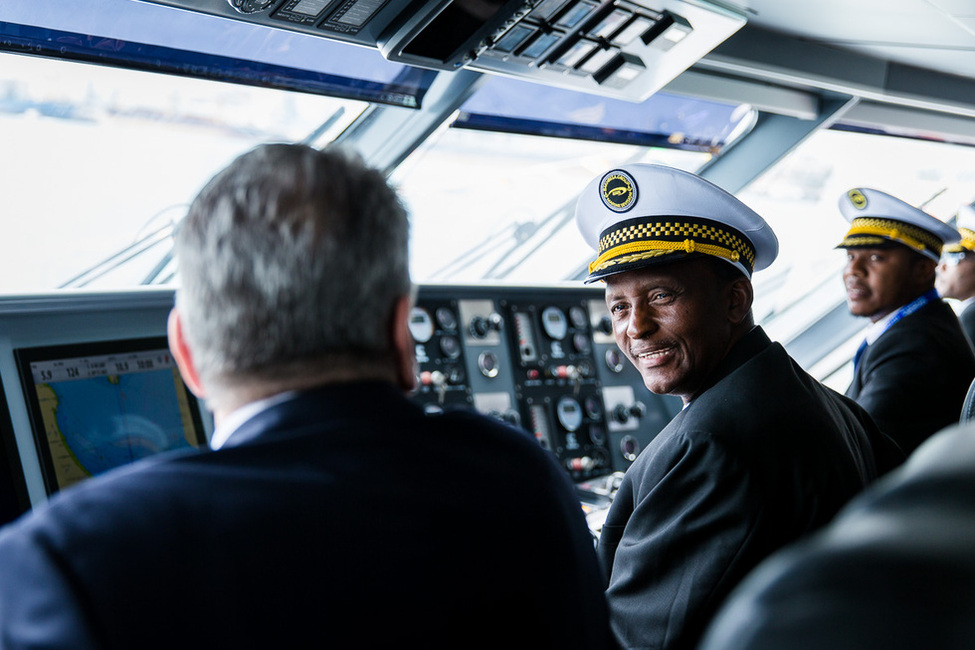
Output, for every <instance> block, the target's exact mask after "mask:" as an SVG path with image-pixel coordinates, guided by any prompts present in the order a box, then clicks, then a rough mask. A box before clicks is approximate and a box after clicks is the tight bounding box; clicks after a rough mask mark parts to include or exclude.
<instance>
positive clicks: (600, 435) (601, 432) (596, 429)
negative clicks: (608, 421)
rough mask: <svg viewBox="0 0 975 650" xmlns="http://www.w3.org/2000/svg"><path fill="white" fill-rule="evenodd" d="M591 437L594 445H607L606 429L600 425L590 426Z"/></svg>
mask: <svg viewBox="0 0 975 650" xmlns="http://www.w3.org/2000/svg"><path fill="white" fill-rule="evenodd" d="M589 439H590V440H591V441H592V443H593V444H594V445H605V444H606V430H605V429H603V428H602V427H600V426H592V427H589Z"/></svg>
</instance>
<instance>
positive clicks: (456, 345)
mask: <svg viewBox="0 0 975 650" xmlns="http://www.w3.org/2000/svg"><path fill="white" fill-rule="evenodd" d="M440 351H441V352H443V353H444V356H446V357H447V358H448V359H456V358H457V357H459V356H460V341H458V340H457V339H456V338H455V337H453V336H445V337H443V338H442V339H440Z"/></svg>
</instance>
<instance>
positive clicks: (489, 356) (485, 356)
mask: <svg viewBox="0 0 975 650" xmlns="http://www.w3.org/2000/svg"><path fill="white" fill-rule="evenodd" d="M477 368H478V370H480V371H481V374H482V375H484V376H485V377H488V378H492V377H497V376H498V358H497V357H496V356H495V355H494V353H493V352H482V353H481V354H480V355H479V356H478V357H477Z"/></svg>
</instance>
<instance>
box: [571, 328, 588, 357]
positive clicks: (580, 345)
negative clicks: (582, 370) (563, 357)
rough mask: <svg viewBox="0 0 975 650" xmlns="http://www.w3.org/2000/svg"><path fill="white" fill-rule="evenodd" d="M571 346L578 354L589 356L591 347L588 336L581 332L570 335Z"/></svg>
mask: <svg viewBox="0 0 975 650" xmlns="http://www.w3.org/2000/svg"><path fill="white" fill-rule="evenodd" d="M572 346H573V347H574V348H575V349H576V352H579V353H580V354H589V350H590V349H591V348H592V346H591V345H590V344H589V335H588V334H585V333H583V332H576V333H575V334H573V335H572Z"/></svg>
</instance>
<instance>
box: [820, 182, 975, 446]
mask: <svg viewBox="0 0 975 650" xmlns="http://www.w3.org/2000/svg"><path fill="white" fill-rule="evenodd" d="M839 206H840V212H841V213H842V214H843V216H844V217H845V218H846V220H847V221H849V222H850V229H849V231H848V232H847V234H846V237H844V238H843V241H842V242H840V243H839V245H838V246H837V248H845V249H846V254H847V262H846V266H845V267H844V269H843V283H844V285H845V287H846V296H847V299H846V301H847V305H848V307H849V309H850V313H851V314H853V315H854V316H864V317H866V318H868V319H870V322H871V325H870V327H869V329H868V330H867V333H866V337H865V339H864V341H863V342H862V343H861V345H860V347H859V349H858V350H857V353H856V356H855V357H854V371H853V380H852V382H851V383H850V386H849V388H847V390H846V394H847V396H849V397H851V398H853V399H855V400H856V401H857V403H859V404H860V405H861V406H863V408H865V409H866V410H867V412H868V413H870V415H871V416H873V419H874V420H875V421H876V423H877V425H878V426H879V427H880V430H881V431H883V432H884V433H886V434H887V435H889V436H890V437H891V438H893V439H894V440H895V441H896V442H897V444H899V445H900V446H901V449H903V450H904V452H905V453H907V454H910V453H911V452H912V451H913V450H914V449H915V448H917V446H918V445H919V444H921V442H923V441H924V440H925V439H927V438H928V437H929V436H931V435H932V434H933V433H935V432H936V431H938V430H940V429H943V428H944V427H946V426H948V425H950V424H954V423H956V422H957V421H958V418H959V416H960V415H961V410H962V404H963V402H964V401H965V393H966V392H967V391H968V387H969V385H970V384H971V382H972V378H973V377H975V356H973V354H972V349H971V346H970V345H969V344H968V341H967V339H966V338H965V335H964V334H963V333H962V330H961V326H960V325H959V324H958V318H957V317H956V316H955V314H954V311H952V309H951V307H949V306H948V305H947V304H946V303H945V302H944V301H943V300H941V298H940V297H939V296H938V292H937V291H936V290H935V287H934V282H935V267H936V266H937V264H938V260H939V259H940V257H941V252H942V248H943V247H944V245H945V244H951V243H953V242H956V241H958V239H959V233H958V231H957V230H955V229H954V228H952V227H951V226H949V225H948V224H946V223H944V222H942V221H940V220H939V219H937V218H935V217H933V216H931V215H930V214H928V213H926V212H924V211H923V210H919V209H918V208H915V207H914V206H912V205H910V204H908V203H906V202H904V201H902V200H900V199H898V198H896V197H894V196H891V195H890V194H887V193H885V192H881V191H879V190H874V189H870V188H866V187H859V188H855V189H852V190H850V191H848V192H847V193H846V194H844V195H843V196H841V197H840V200H839Z"/></svg>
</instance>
